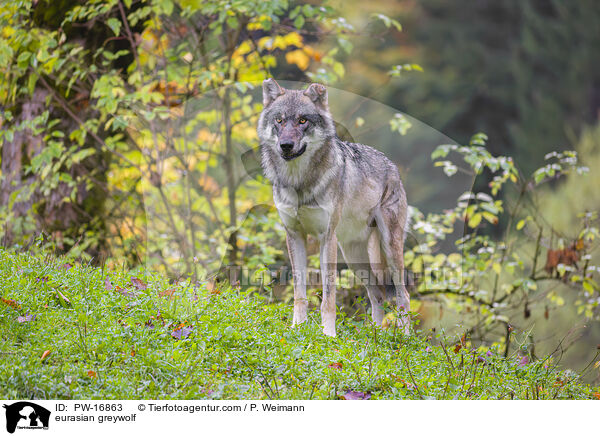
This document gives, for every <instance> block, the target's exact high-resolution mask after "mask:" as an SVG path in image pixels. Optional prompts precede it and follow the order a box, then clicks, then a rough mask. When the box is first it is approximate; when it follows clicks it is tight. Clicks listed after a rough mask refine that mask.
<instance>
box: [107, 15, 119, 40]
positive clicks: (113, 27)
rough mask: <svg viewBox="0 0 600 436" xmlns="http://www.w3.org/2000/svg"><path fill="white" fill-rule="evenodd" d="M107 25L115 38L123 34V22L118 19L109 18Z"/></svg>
mask: <svg viewBox="0 0 600 436" xmlns="http://www.w3.org/2000/svg"><path fill="white" fill-rule="evenodd" d="M106 25H107V26H108V27H110V28H111V30H112V31H113V33H114V34H115V36H119V33H121V21H119V20H117V19H116V18H109V19H108V20H106Z"/></svg>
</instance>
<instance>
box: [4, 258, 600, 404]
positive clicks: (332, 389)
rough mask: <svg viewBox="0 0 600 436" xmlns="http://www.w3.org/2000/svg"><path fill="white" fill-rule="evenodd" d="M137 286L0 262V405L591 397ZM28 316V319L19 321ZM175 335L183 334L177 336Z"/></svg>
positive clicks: (377, 336)
mask: <svg viewBox="0 0 600 436" xmlns="http://www.w3.org/2000/svg"><path fill="white" fill-rule="evenodd" d="M107 276H108V277H109V279H110V282H111V284H112V285H113V286H114V287H115V288H114V289H108V288H110V286H106V284H105V283H106V282H105V280H106V277H107ZM132 277H133V276H132V275H131V273H129V272H127V271H103V270H102V269H99V268H93V267H89V266H85V265H78V264H76V265H74V266H73V267H71V268H67V267H66V266H65V265H64V261H62V260H60V259H55V258H52V257H49V256H48V257H41V256H34V255H31V254H11V253H9V252H6V251H3V250H0V296H1V297H2V298H3V299H4V300H3V302H0V338H1V342H0V380H2V383H1V384H0V397H4V398H37V399H99V398H103V399H149V398H153V399H196V398H223V399H268V398H272V399H309V398H312V399H335V398H340V396H342V395H344V394H346V392H348V391H355V392H360V393H369V394H370V395H371V398H372V399H401V398H410V399H418V398H438V399H441V398H445V399H452V398H472V399H486V398H487V399H492V398H559V399H568V398H593V397H594V393H595V392H594V389H596V388H594V387H591V386H588V385H585V384H582V383H580V382H579V380H578V376H577V375H576V374H574V373H573V372H570V371H559V370H557V369H556V368H554V367H553V366H552V365H550V364H549V362H548V361H544V360H541V361H537V362H535V363H531V364H527V365H524V366H519V361H518V359H517V358H512V359H508V360H505V359H503V358H501V357H499V356H498V354H497V353H496V352H495V351H493V350H492V352H491V353H487V354H486V350H482V349H479V350H478V349H470V348H469V347H468V346H467V347H463V348H461V349H460V350H456V352H455V347H454V345H453V343H452V339H451V338H446V339H445V340H444V341H445V343H446V347H442V346H440V345H439V340H440V338H439V337H437V338H436V337H434V338H431V337H424V335H423V334H413V335H411V336H410V337H405V336H403V335H402V334H401V333H400V332H399V331H394V330H393V329H388V330H382V329H379V328H374V327H373V326H372V325H371V324H370V323H369V322H365V321H364V320H361V319H353V318H348V317H345V316H344V315H343V314H341V313H340V315H339V316H338V320H339V322H338V337H337V338H328V337H325V336H323V335H322V334H321V332H320V329H319V326H318V313H317V312H311V316H310V320H309V322H308V323H306V324H305V325H303V326H301V327H300V328H294V329H292V328H291V327H290V323H291V313H292V310H291V307H289V306H284V305H281V304H267V302H266V301H265V299H264V298H262V297H260V296H257V295H248V294H245V293H242V292H240V291H237V290H234V289H222V290H221V292H220V293H211V292H209V291H208V290H207V289H206V288H205V287H199V288H194V287H193V286H192V285H190V284H189V283H187V284H180V285H176V286H174V285H170V284H169V283H168V281H167V280H166V279H165V278H163V277H160V276H158V275H153V274H147V275H145V276H140V275H138V276H137V277H139V278H140V279H141V280H142V281H143V282H144V284H147V288H146V289H138V288H139V287H143V286H138V287H136V286H135V285H133V284H132V281H131V278H132ZM117 286H118V287H120V289H119V288H116V287H117ZM165 290H173V295H172V296H168V295H163V296H161V295H160V294H161V292H164V291H165ZM124 294H125V295H124ZM10 300H13V301H16V303H17V304H18V305H17V306H16V307H13V306H14V305H12V304H11V303H10ZM7 303H8V304H7ZM27 314H29V315H36V318H35V319H34V320H31V321H26V322H19V321H18V317H19V316H25V315H27ZM182 324H185V325H186V328H189V329H191V332H190V334H189V335H188V336H187V338H182V339H175V338H173V336H172V332H173V331H175V329H176V328H178V327H179V326H181V325H182ZM184 336H185V335H184ZM444 341H442V342H444ZM436 344H437V345H436ZM46 350H49V351H50V354H48V355H47V356H45V358H43V359H42V355H43V354H44V352H45V351H46ZM46 354H47V353H46ZM596 395H597V394H596Z"/></svg>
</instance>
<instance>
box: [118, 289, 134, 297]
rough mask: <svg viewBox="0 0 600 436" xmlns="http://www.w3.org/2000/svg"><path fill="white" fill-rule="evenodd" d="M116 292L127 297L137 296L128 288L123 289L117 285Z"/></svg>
mask: <svg viewBox="0 0 600 436" xmlns="http://www.w3.org/2000/svg"><path fill="white" fill-rule="evenodd" d="M115 292H118V293H119V294H121V295H123V296H125V297H135V294H134V293H133V292H131V291H130V290H128V289H123V288H122V287H120V286H117V287H115Z"/></svg>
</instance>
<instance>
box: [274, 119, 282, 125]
mask: <svg viewBox="0 0 600 436" xmlns="http://www.w3.org/2000/svg"><path fill="white" fill-rule="evenodd" d="M275 121H277V124H281V122H282V121H283V120H282V119H281V118H275Z"/></svg>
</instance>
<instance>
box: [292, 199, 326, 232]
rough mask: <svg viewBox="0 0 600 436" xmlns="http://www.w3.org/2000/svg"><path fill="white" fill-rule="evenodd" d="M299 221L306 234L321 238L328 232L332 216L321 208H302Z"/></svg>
mask: <svg viewBox="0 0 600 436" xmlns="http://www.w3.org/2000/svg"><path fill="white" fill-rule="evenodd" d="M297 219H298V222H299V224H300V225H301V226H302V228H303V229H304V231H305V232H306V233H309V234H312V235H315V236H319V235H321V234H323V233H325V232H326V231H327V226H328V225H329V219H330V214H329V212H328V211H327V210H325V209H323V208H321V207H311V206H301V207H299V208H298V215H297Z"/></svg>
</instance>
